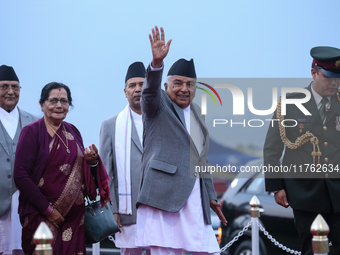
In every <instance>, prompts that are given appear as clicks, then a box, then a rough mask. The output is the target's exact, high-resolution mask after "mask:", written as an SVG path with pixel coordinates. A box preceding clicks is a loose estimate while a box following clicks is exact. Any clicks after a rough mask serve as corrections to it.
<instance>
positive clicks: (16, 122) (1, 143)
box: [0, 65, 38, 255]
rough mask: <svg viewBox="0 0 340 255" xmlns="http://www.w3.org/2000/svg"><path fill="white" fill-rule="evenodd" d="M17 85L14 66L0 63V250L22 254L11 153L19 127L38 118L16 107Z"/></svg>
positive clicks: (17, 97) (16, 192) (13, 150)
mask: <svg viewBox="0 0 340 255" xmlns="http://www.w3.org/2000/svg"><path fill="white" fill-rule="evenodd" d="M20 88H21V87H20V83H19V79H18V77H17V75H16V73H15V71H14V69H13V68H12V67H11V66H6V65H2V66H0V164H1V165H0V190H1V192H0V254H4V255H5V254H6V255H8V254H23V252H22V250H21V224H20V220H19V215H18V196H19V191H17V188H16V186H15V184H14V181H13V167H14V155H15V150H16V145H17V143H18V139H19V135H20V132H21V129H22V128H23V127H24V126H26V125H28V124H30V123H31V122H33V121H35V120H37V119H38V118H37V117H35V116H33V115H32V114H30V113H28V112H25V111H23V110H21V109H19V107H17V104H18V101H19V96H20Z"/></svg>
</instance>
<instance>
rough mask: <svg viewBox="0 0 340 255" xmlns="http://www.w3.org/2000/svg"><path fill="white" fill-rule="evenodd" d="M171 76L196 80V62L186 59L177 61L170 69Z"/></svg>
mask: <svg viewBox="0 0 340 255" xmlns="http://www.w3.org/2000/svg"><path fill="white" fill-rule="evenodd" d="M170 75H180V76H185V77H189V78H194V79H196V71H195V65H194V60H193V59H190V60H189V61H188V60H185V59H184V58H181V59H179V60H177V61H176V62H175V63H174V64H173V65H172V66H171V67H170V69H169V72H168V76H170Z"/></svg>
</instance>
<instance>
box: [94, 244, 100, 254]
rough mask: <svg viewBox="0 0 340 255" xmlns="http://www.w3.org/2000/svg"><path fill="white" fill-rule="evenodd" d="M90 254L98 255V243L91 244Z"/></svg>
mask: <svg viewBox="0 0 340 255" xmlns="http://www.w3.org/2000/svg"><path fill="white" fill-rule="evenodd" d="M92 254H93V255H99V254H100V242H98V243H94V244H92Z"/></svg>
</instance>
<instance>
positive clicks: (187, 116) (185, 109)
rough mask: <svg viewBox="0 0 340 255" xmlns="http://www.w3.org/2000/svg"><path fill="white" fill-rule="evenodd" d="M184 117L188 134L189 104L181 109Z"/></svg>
mask: <svg viewBox="0 0 340 255" xmlns="http://www.w3.org/2000/svg"><path fill="white" fill-rule="evenodd" d="M183 113H184V119H185V127H186V129H187V131H188V133H189V134H190V105H189V106H188V107H187V108H184V109H183Z"/></svg>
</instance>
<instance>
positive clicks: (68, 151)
mask: <svg viewBox="0 0 340 255" xmlns="http://www.w3.org/2000/svg"><path fill="white" fill-rule="evenodd" d="M44 121H45V124H46V126H48V127H49V128H50V129H51V130H52V131H53V133H54V134H56V135H57V136H58V137H59V139H60V141H61V142H62V143H63V144H64V145H65V147H66V152H67V153H70V152H71V151H70V149H69V148H68V139H67V134H66V129H65V125H64V124H63V127H64V132H65V138H66V144H65V143H64V141H63V139H61V137H60V136H59V135H58V134H57V133H56V132H55V131H54V129H53V128H51V126H50V125H48V124H47V121H46V119H45V118H44Z"/></svg>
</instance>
